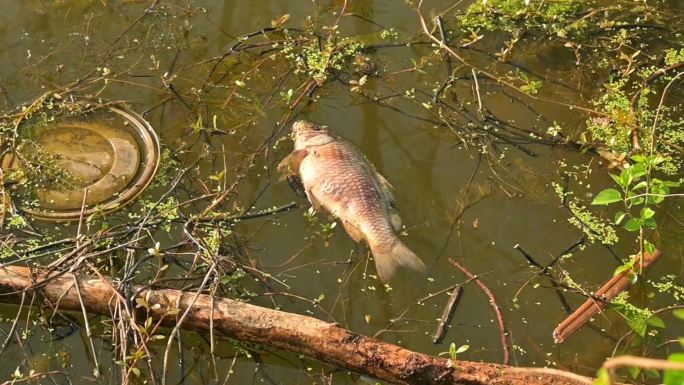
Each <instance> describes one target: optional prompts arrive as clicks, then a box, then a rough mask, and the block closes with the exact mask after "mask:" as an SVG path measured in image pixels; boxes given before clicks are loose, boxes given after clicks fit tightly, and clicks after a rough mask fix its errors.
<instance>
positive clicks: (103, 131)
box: [2, 107, 160, 221]
mask: <svg viewBox="0 0 684 385" xmlns="http://www.w3.org/2000/svg"><path fill="white" fill-rule="evenodd" d="M106 111H108V112H109V113H110V114H109V115H110V116H107V118H108V120H106V121H104V123H103V122H98V121H95V122H93V121H87V120H76V119H71V118H70V119H67V120H63V121H60V122H58V123H55V124H53V125H51V126H49V127H47V128H45V129H43V130H42V131H41V132H39V133H37V134H36V135H35V137H33V138H32V141H31V144H29V146H33V147H35V149H32V150H37V149H40V150H41V151H43V152H45V153H47V154H49V155H51V156H54V157H55V158H56V159H57V163H58V166H59V167H60V168H61V169H63V170H65V171H66V172H67V173H68V175H70V176H73V177H74V178H75V179H74V180H73V181H71V183H70V184H69V185H68V186H62V185H59V184H58V183H55V185H54V186H40V188H39V189H37V191H36V192H35V194H34V195H35V199H36V201H37V202H38V205H37V206H32V207H28V205H25V204H22V203H21V202H19V207H20V208H21V210H22V211H24V212H25V213H27V214H29V215H31V216H32V217H35V218H38V219H44V220H56V221H70V220H77V219H79V218H80V217H81V215H83V216H88V215H91V214H94V213H107V212H111V211H114V210H116V209H119V208H121V207H123V206H124V205H126V204H128V203H129V202H131V201H132V200H133V199H135V198H136V197H137V196H138V195H139V194H140V193H141V192H142V191H143V190H144V189H145V188H146V187H147V186H148V185H149V183H150V182H151V181H152V178H153V177H154V174H155V173H156V171H157V168H158V166H159V155H160V148H159V140H158V138H157V135H156V133H155V132H154V130H153V129H152V127H151V126H150V124H149V123H148V122H147V121H145V120H144V119H143V118H142V117H141V116H140V115H138V114H137V113H135V112H132V111H129V110H127V109H124V108H122V107H108V108H107V109H106ZM21 167H22V165H21V162H20V161H18V160H17V159H16V157H14V156H12V155H9V156H6V157H5V158H4V159H3V160H2V168H3V169H5V170H9V169H21ZM86 191H87V193H86ZM84 198H85V209H83V208H82V205H83V202H84ZM82 211H83V212H82Z"/></svg>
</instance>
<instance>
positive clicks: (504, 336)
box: [449, 259, 510, 365]
mask: <svg viewBox="0 0 684 385" xmlns="http://www.w3.org/2000/svg"><path fill="white" fill-rule="evenodd" d="M449 262H451V264H452V265H454V266H456V267H457V268H458V269H459V270H461V271H462V272H463V274H465V275H466V276H467V277H468V278H470V279H473V280H475V283H477V285H478V286H479V287H480V288H481V289H482V291H484V292H485V294H487V297H489V304H490V305H492V308H493V309H494V314H496V320H497V321H498V322H499V334H500V335H501V348H502V349H503V355H504V357H503V364H504V365H508V362H509V359H510V343H509V342H508V329H506V323H505V322H504V318H503V314H502V313H501V306H499V304H498V303H497V302H496V297H494V293H492V291H491V290H489V288H488V287H487V285H485V284H484V283H483V282H482V281H481V280H480V279H479V278H477V277H476V276H475V274H473V273H471V272H470V271H469V270H468V269H466V268H465V267H464V266H463V265H461V264H460V263H458V262H456V261H454V260H453V259H450V260H449Z"/></svg>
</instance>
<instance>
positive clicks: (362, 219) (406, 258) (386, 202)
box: [278, 121, 425, 282]
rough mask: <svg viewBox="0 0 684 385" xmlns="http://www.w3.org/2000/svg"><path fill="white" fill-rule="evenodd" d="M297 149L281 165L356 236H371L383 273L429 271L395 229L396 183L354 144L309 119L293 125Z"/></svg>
mask: <svg viewBox="0 0 684 385" xmlns="http://www.w3.org/2000/svg"><path fill="white" fill-rule="evenodd" d="M292 136H293V138H294V141H295V146H294V151H293V152H292V153H291V154H289V155H288V156H287V157H286V158H285V159H283V161H282V162H281V163H280V165H279V166H278V170H279V171H280V172H281V173H282V174H284V175H297V176H298V177H299V178H300V180H301V182H302V185H303V186H304V190H305V192H306V195H307V198H308V199H309V202H311V204H312V205H313V206H314V208H316V209H317V210H320V209H321V208H322V209H325V210H326V211H328V212H329V213H331V214H332V215H333V216H335V217H336V218H338V219H339V220H340V222H341V223H342V225H343V226H344V228H345V230H346V231H347V233H348V234H349V236H351V238H352V239H354V240H355V241H357V242H360V241H366V242H367V243H368V246H369V247H370V249H371V253H372V254H373V257H374V260H375V266H376V269H377V271H378V276H379V277H380V280H382V281H383V282H389V281H390V279H391V277H392V276H393V275H394V273H395V272H396V271H397V270H398V269H400V268H405V269H409V270H413V271H418V272H424V271H425V265H424V264H423V262H422V261H421V260H420V259H419V258H418V257H417V256H416V254H415V253H413V252H412V251H411V250H410V249H409V248H408V247H407V246H406V245H405V244H404V243H403V242H402V241H401V240H400V239H399V238H398V237H397V235H396V231H398V230H399V229H400V228H401V219H400V217H399V214H398V212H397V209H396V207H395V203H394V197H393V195H392V186H391V185H390V183H389V182H387V180H386V179H385V178H384V177H383V176H382V175H380V174H379V173H378V172H377V171H376V169H375V167H374V166H373V165H372V164H371V163H370V162H369V161H368V160H367V159H366V157H365V156H364V155H363V153H362V152H361V151H360V150H359V149H358V148H357V147H356V146H354V145H353V144H351V143H349V142H347V141H346V140H344V139H342V138H339V137H337V136H335V135H333V134H331V133H330V132H328V131H327V130H325V129H323V128H321V127H320V126H317V125H315V124H312V123H310V122H306V121H297V122H295V123H294V124H293V125H292Z"/></svg>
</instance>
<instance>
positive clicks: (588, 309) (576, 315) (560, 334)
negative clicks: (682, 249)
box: [553, 250, 661, 344]
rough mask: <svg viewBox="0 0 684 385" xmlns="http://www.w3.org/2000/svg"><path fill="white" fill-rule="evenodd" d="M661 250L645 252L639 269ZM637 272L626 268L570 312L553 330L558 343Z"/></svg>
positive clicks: (656, 257)
mask: <svg viewBox="0 0 684 385" xmlns="http://www.w3.org/2000/svg"><path fill="white" fill-rule="evenodd" d="M660 254H661V252H660V250H656V251H655V252H654V253H653V254H651V253H644V258H643V260H642V261H641V265H640V266H636V268H638V269H639V270H646V269H648V268H649V267H651V265H652V264H653V262H655V261H656V259H658V257H660ZM630 274H635V272H633V271H630V270H626V271H623V272H622V273H620V274H618V275H615V276H613V277H612V278H611V279H610V280H608V282H606V283H605V284H604V285H603V286H601V288H600V289H598V290H596V292H595V293H594V295H593V296H592V297H591V298H589V299H587V300H586V301H585V302H584V303H583V304H582V305H581V306H580V307H578V308H577V310H575V311H574V312H572V314H570V315H569V316H568V317H567V318H565V320H563V322H561V323H560V324H559V325H558V326H556V329H554V331H553V340H554V341H555V342H556V343H557V344H560V343H563V342H564V341H565V339H566V338H568V337H570V336H571V335H572V334H574V333H575V332H576V331H577V330H578V329H579V328H581V327H582V326H584V325H585V324H586V323H587V322H589V320H590V319H591V318H592V317H593V316H595V315H596V314H597V313H598V312H600V311H601V309H603V308H604V307H605V306H606V305H607V304H608V303H610V301H611V300H612V299H613V298H615V296H616V295H618V294H620V292H622V291H623V290H625V289H627V288H628V287H629V284H630V279H629V275H630Z"/></svg>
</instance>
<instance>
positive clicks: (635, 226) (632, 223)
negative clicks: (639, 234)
mask: <svg viewBox="0 0 684 385" xmlns="http://www.w3.org/2000/svg"><path fill="white" fill-rule="evenodd" d="M624 227H625V230H627V231H639V228H640V227H641V223H640V222H639V220H638V219H636V218H629V220H628V221H627V223H625V226H624Z"/></svg>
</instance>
